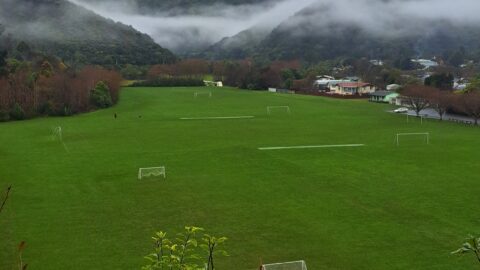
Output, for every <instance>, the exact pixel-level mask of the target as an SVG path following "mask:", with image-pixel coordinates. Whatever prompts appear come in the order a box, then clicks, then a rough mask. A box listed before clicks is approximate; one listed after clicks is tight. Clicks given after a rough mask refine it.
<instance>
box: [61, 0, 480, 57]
mask: <svg viewBox="0 0 480 270" xmlns="http://www.w3.org/2000/svg"><path fill="white" fill-rule="evenodd" d="M70 1H71V2H74V3H76V4H79V5H82V6H84V7H86V8H88V9H91V10H93V11H95V12H97V13H99V14H100V15H103V16H105V17H109V18H111V19H113V20H115V21H120V22H123V23H125V24H128V25H132V26H133V27H135V28H136V29H138V30H140V31H142V32H144V33H147V34H149V35H150V36H152V37H153V38H154V40H155V41H156V42H158V43H159V44H160V45H162V46H164V47H167V48H169V49H171V50H173V51H175V52H186V51H188V52H192V51H196V50H197V51H198V50H201V49H203V48H206V47H208V46H209V45H212V44H213V43H215V42H218V41H219V40H221V39H222V38H224V37H230V36H233V35H236V34H237V33H239V32H241V31H243V30H246V29H249V28H251V27H256V28H257V29H262V30H263V31H258V32H259V33H263V34H265V33H268V31H265V30H272V29H274V28H275V27H277V26H278V25H280V24H281V23H282V22H284V23H283V24H282V27H284V28H291V29H292V31H293V32H294V33H296V34H299V35H304V34H312V33H321V32H322V31H331V29H332V28H331V27H332V26H338V25H350V26H351V25H353V26H357V27H360V28H362V29H363V30H366V31H369V32H371V33H373V34H377V35H380V36H387V37H388V36H401V35H412V34H426V33H428V32H429V31H434V30H433V29H435V28H436V27H437V25H436V24H437V23H438V22H440V21H441V22H443V23H442V25H448V24H450V25H453V26H463V25H465V26H475V25H478V24H479V23H480V16H478V11H479V10H480V1H479V0H455V1H452V0H283V1H267V2H262V4H248V5H238V6H231V5H214V6H208V7H205V8H203V9H202V8H200V9H199V10H197V12H196V13H195V15H189V14H188V13H186V12H181V11H180V12H179V10H175V12H172V11H171V10H170V11H166V12H164V13H161V12H155V11H152V12H149V13H148V14H145V9H144V7H138V6H135V5H134V4H131V3H132V1H130V2H125V1H112V2H104V1H100V3H98V1H97V2H90V1H91V0H70ZM87 1H88V2H87ZM107 1H108V0H107ZM298 12H301V15H299V16H295V17H294V19H290V20H287V19H288V18H289V17H292V16H293V15H295V14H297V13H298ZM172 14H176V15H172ZM285 21H287V22H285Z"/></svg>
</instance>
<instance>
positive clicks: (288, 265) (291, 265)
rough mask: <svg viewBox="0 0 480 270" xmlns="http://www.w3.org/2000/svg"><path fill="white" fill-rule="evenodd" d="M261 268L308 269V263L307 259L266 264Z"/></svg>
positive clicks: (278, 269) (266, 269)
mask: <svg viewBox="0 0 480 270" xmlns="http://www.w3.org/2000/svg"><path fill="white" fill-rule="evenodd" d="M261 270H307V264H306V263H305V261H296V262H284V263H272V264H264V265H262V269H261Z"/></svg>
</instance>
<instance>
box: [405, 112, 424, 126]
mask: <svg viewBox="0 0 480 270" xmlns="http://www.w3.org/2000/svg"><path fill="white" fill-rule="evenodd" d="M410 118H413V119H415V118H420V123H421V124H423V122H424V121H425V120H427V118H426V117H425V116H423V115H419V116H418V117H417V116H416V115H409V114H407V123H410V121H411V120H410Z"/></svg>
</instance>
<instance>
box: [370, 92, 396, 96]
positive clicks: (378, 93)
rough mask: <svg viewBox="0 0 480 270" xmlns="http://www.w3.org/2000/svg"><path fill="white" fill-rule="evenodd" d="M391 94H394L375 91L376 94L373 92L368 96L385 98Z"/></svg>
mask: <svg viewBox="0 0 480 270" xmlns="http://www.w3.org/2000/svg"><path fill="white" fill-rule="evenodd" d="M391 94H396V93H395V92H392V91H376V92H373V93H371V94H370V96H374V97H386V96H389V95H391Z"/></svg>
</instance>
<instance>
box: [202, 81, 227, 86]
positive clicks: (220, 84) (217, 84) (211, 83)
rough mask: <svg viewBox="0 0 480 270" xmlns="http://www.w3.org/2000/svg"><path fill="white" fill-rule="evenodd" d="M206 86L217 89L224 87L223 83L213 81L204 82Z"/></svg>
mask: <svg viewBox="0 0 480 270" xmlns="http://www.w3.org/2000/svg"><path fill="white" fill-rule="evenodd" d="M203 83H204V84H205V86H215V87H223V82H221V81H218V82H213V81H203Z"/></svg>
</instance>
